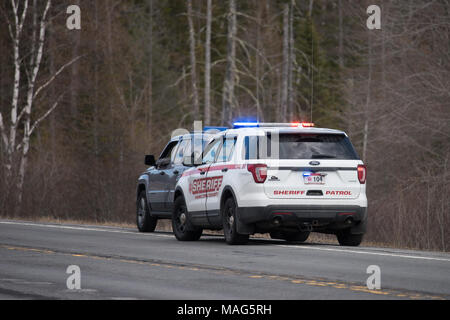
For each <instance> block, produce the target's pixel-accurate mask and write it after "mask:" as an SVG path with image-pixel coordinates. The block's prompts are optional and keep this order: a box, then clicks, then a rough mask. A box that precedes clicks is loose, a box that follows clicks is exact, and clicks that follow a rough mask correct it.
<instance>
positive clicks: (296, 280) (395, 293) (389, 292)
mask: <svg viewBox="0 0 450 320" xmlns="http://www.w3.org/2000/svg"><path fill="white" fill-rule="evenodd" d="M0 248H4V249H8V250H16V251H31V252H38V253H45V254H63V255H71V256H73V257H81V258H93V259H97V260H112V259H114V260H117V261H120V262H123V263H131V264H142V265H148V266H153V267H159V268H168V269H178V270H190V271H207V272H213V273H215V274H220V275H245V274H247V275H248V274H249V273H248V272H245V271H239V270H232V269H223V268H221V269H217V268H208V266H200V265H199V266H187V265H177V264H174V263H169V262H167V263H164V262H159V263H155V262H147V261H141V260H135V259H134V260H133V259H123V258H114V257H103V256H98V255H93V254H82V253H65V252H56V251H51V250H47V249H38V248H28V247H17V246H10V245H0ZM248 277H249V278H252V279H267V280H277V281H288V282H290V283H292V284H301V285H308V286H314V287H329V288H336V289H345V290H350V291H354V292H364V293H370V294H376V295H385V296H392V297H399V298H407V299H433V300H434V299H439V300H445V299H448V297H446V296H439V295H428V294H420V293H417V292H407V291H401V290H394V289H382V290H370V289H368V288H367V287H365V286H360V285H351V284H349V283H345V282H339V281H329V280H326V279H322V278H321V279H307V278H301V277H296V276H278V275H270V274H251V273H250V274H249V275H248Z"/></svg>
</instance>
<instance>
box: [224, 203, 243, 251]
mask: <svg viewBox="0 0 450 320" xmlns="http://www.w3.org/2000/svg"><path fill="white" fill-rule="evenodd" d="M222 224H223V234H224V236H225V241H226V242H227V243H228V244H230V245H236V244H246V243H247V242H248V238H249V235H248V234H240V233H238V232H237V228H236V203H235V202H234V199H233V198H228V199H227V200H226V201H225V204H224V206H223V208H222Z"/></svg>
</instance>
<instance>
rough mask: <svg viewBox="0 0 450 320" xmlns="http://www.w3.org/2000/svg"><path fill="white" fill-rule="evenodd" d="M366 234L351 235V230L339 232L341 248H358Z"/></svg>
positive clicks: (338, 237)
mask: <svg viewBox="0 0 450 320" xmlns="http://www.w3.org/2000/svg"><path fill="white" fill-rule="evenodd" d="M363 236H364V234H351V233H350V229H345V230H341V231H338V232H337V233H336V237H337V239H338V241H339V244H340V245H341V246H349V247H357V246H359V245H360V244H361V242H362V239H363Z"/></svg>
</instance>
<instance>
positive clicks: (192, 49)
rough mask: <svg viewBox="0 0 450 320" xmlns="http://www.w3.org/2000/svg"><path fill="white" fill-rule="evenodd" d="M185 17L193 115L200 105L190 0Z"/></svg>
mask: <svg viewBox="0 0 450 320" xmlns="http://www.w3.org/2000/svg"><path fill="white" fill-rule="evenodd" d="M187 8H188V12H187V17H188V23H189V44H190V57H191V82H192V97H193V104H194V115H195V116H198V114H199V111H200V107H199V99H198V86H197V67H196V64H197V60H196V57H195V30H194V22H193V20H192V0H188V2H187Z"/></svg>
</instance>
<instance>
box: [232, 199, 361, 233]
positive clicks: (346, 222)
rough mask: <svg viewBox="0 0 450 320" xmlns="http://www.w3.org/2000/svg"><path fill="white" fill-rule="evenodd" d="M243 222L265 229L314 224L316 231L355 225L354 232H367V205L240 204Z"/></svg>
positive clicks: (239, 209)
mask: <svg viewBox="0 0 450 320" xmlns="http://www.w3.org/2000/svg"><path fill="white" fill-rule="evenodd" d="M237 213H238V219H239V221H240V222H241V223H242V224H246V225H249V224H256V225H260V226H262V227H263V228H264V227H265V228H269V229H270V228H273V227H276V226H301V225H309V224H311V225H313V226H315V228H314V230H317V231H320V230H323V231H332V230H333V229H335V230H337V229H342V228H348V227H351V228H352V233H354V234H357V233H364V232H365V231H366V221H367V208H366V207H360V206H351V205H270V206H266V207H239V208H238V209H237Z"/></svg>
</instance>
